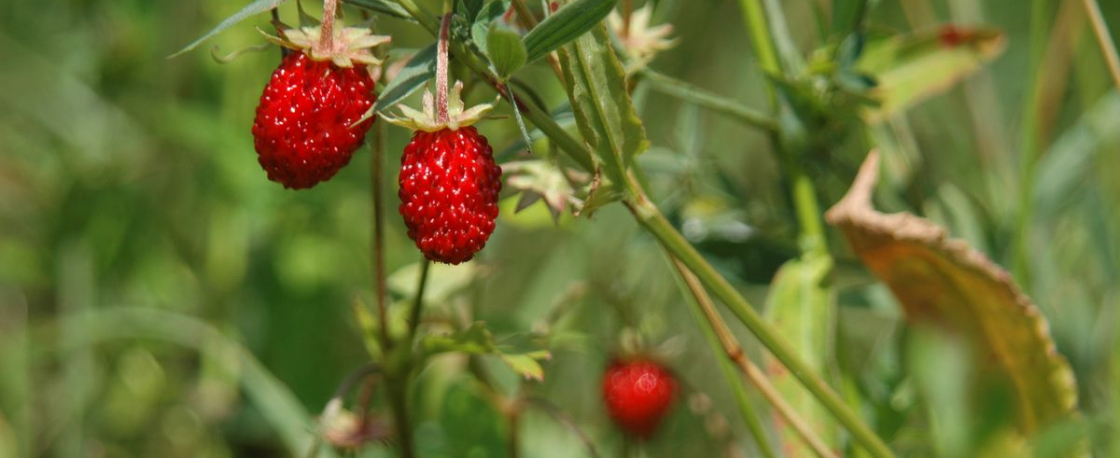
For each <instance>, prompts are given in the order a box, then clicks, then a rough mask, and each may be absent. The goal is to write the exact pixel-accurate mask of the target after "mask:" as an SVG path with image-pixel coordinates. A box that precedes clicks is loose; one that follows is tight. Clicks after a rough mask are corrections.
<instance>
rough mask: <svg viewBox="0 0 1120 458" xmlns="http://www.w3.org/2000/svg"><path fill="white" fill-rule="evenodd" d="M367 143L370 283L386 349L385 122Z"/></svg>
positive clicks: (389, 343) (387, 332)
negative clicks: (370, 203) (369, 154)
mask: <svg viewBox="0 0 1120 458" xmlns="http://www.w3.org/2000/svg"><path fill="white" fill-rule="evenodd" d="M371 143H372V145H373V155H372V157H371V158H370V167H369V174H370V182H371V185H370V186H371V189H370V199H371V200H373V234H372V236H373V253H371V255H372V258H373V284H374V294H375V295H376V296H377V299H376V303H377V324H378V326H377V327H378V330H379V331H380V332H379V333H378V334H379V335H378V337H379V338H380V339H381V348H383V349H385V351H388V349H389V347H391V346H392V339H391V338H390V337H389V335H390V333H389V318H388V313H387V311H386V310H387V309H388V305H387V304H386V303H385V301H386V297H387V295H388V292H387V288H386V285H385V222H384V221H383V219H382V215H383V214H384V213H385V209H384V206H385V203H384V202H383V201H382V196H381V194H382V192H381V188H382V187H383V186H384V185H385V183H384V179H382V175H383V174H384V167H385V165H384V163H383V162H384V160H385V123H380V122H378V123H374V126H373V138H372V141H371Z"/></svg>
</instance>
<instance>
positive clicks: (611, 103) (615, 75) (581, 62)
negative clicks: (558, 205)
mask: <svg viewBox="0 0 1120 458" xmlns="http://www.w3.org/2000/svg"><path fill="white" fill-rule="evenodd" d="M569 8H570V6H569ZM558 14H559V13H557V15H558ZM557 15H553V16H552V17H553V18H555V17H556V16H557ZM563 51H564V52H563V53H562V54H563V56H562V57H561V59H560V66H561V67H562V68H563V71H564V84H565V85H566V88H567V90H568V98H569V100H571V102H572V111H573V112H574V113H575V115H576V124H577V125H578V126H579V131H580V133H581V134H583V140H584V142H586V143H587V144H588V146H590V147H591V149H592V151H593V152H594V153H595V155H596V156H597V157H598V158H599V160H600V161H602V163H603V171H604V172H605V173H606V175H607V177H608V178H610V179H611V181H613V182H615V183H624V182H625V179H624V178H625V175H626V170H627V168H629V166H630V163H631V161H633V159H634V157H635V156H637V155H638V154H640V153H641V152H643V151H645V150H646V149H649V140H647V139H646V131H645V128H643V127H642V121H641V120H640V119H638V114H637V112H636V111H635V110H634V103H633V101H631V99H630V94H629V92H628V91H627V85H626V74H625V72H624V71H623V69H622V63H621V62H619V60H618V56H617V55H616V54H615V52H614V49H613V48H612V47H611V43H610V36H609V35H608V34H607V29H606V28H605V27H604V26H602V25H600V26H597V27H595V28H593V29H592V30H591V32H590V33H587V34H584V35H583V36H581V37H579V38H577V39H576V40H575V41H574V42H573V43H572V44H571V45H569V46H566V47H565V48H564V50H563Z"/></svg>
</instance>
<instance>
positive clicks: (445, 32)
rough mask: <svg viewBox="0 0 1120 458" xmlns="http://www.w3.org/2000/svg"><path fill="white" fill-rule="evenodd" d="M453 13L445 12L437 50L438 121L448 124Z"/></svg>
mask: <svg viewBox="0 0 1120 458" xmlns="http://www.w3.org/2000/svg"><path fill="white" fill-rule="evenodd" d="M450 30H451V13H450V12H445V13H444V14H443V20H442V21H441V22H440V25H439V46H438V47H437V52H436V121H438V122H440V123H443V124H446V123H448V122H449V121H450V120H451V119H450V116H449V115H448V114H447V71H448V70H447V48H448V41H449V39H450V35H451V33H450Z"/></svg>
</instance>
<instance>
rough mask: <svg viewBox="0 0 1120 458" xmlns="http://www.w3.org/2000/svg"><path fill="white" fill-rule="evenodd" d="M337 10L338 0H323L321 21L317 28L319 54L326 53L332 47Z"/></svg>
mask: <svg viewBox="0 0 1120 458" xmlns="http://www.w3.org/2000/svg"><path fill="white" fill-rule="evenodd" d="M336 11H338V0H323V23H322V27H321V28H320V29H319V32H320V35H319V46H318V48H319V49H318V51H319V53H320V54H323V55H327V53H329V52H331V50H332V49H334V17H335V12H336Z"/></svg>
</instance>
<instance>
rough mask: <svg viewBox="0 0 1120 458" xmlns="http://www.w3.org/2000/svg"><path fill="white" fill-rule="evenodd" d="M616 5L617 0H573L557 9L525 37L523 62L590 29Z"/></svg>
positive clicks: (564, 43) (549, 50)
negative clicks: (524, 59) (526, 53)
mask: <svg viewBox="0 0 1120 458" xmlns="http://www.w3.org/2000/svg"><path fill="white" fill-rule="evenodd" d="M617 3H618V0H576V1H574V2H572V3H569V4H568V5H567V6H565V7H563V8H560V10H559V11H557V12H555V13H553V14H552V16H549V17H548V19H545V20H544V21H543V22H541V23H540V24H537V26H536V27H534V28H533V30H530V31H529V33H528V34H527V35H525V39H524V43H525V49H526V50H527V51H528V60H527V62H529V63H532V62H533V61H536V60H537V59H540V58H541V57H544V56H545V54H548V53H550V52H552V51H555V50H557V49H559V48H560V47H561V46H564V45H566V44H568V43H570V42H571V41H572V40H575V39H576V38H578V37H579V36H580V35H583V34H584V33H587V32H588V31H590V30H592V29H593V28H595V26H597V25H599V23H600V22H602V21H603V18H605V17H607V15H608V14H610V12H611V10H613V9H614V6H615V4H617Z"/></svg>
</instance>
